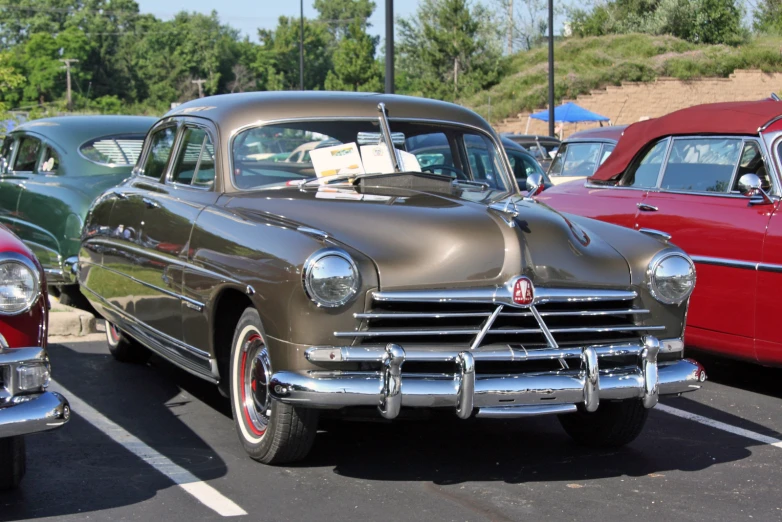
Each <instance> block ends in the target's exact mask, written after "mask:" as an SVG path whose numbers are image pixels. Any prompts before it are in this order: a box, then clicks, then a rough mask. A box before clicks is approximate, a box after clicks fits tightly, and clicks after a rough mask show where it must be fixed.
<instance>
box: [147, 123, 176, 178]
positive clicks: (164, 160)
mask: <svg viewBox="0 0 782 522" xmlns="http://www.w3.org/2000/svg"><path fill="white" fill-rule="evenodd" d="M175 136H176V127H173V126H171V127H164V128H162V129H159V130H157V131H155V133H154V134H152V137H150V142H151V143H150V147H149V155H148V156H147V159H146V161H145V162H144V168H143V170H142V171H141V173H142V174H143V175H144V176H148V177H150V178H160V176H161V175H162V174H163V171H165V170H166V165H167V164H168V158H169V156H171V149H172V147H173V146H174V137H175Z"/></svg>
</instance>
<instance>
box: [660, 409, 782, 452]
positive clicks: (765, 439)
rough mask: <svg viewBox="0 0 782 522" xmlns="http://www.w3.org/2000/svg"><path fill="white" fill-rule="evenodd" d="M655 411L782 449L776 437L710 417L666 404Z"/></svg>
mask: <svg viewBox="0 0 782 522" xmlns="http://www.w3.org/2000/svg"><path fill="white" fill-rule="evenodd" d="M655 409H657V410H660V411H664V412H665V413H668V414H670V415H676V416H677V417H681V418H683V419H687V420H691V421H695V422H698V423H700V424H705V425H706V426H710V427H712V428H717V429H718V430H722V431H727V432H728V433H732V434H734V435H739V436H741V437H745V438H747V439H752V440H755V441H757V442H762V443H763V444H768V445H769V446H774V447H775V448H779V449H782V440H779V439H775V438H774V437H769V436H767V435H761V434H760V433H755V432H754V431H749V430H745V429H744V428H738V427H736V426H731V425H730V424H725V423H724V422H720V421H715V420H712V419H710V418H708V417H704V416H702V415H696V414H695V413H690V412H688V411H684V410H679V409H677V408H671V407H670V406H667V405H665V404H658V405H657V406H656V407H655Z"/></svg>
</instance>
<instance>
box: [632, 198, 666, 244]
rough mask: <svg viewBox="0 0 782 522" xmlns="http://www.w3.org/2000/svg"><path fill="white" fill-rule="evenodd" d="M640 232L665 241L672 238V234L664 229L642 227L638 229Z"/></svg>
mask: <svg viewBox="0 0 782 522" xmlns="http://www.w3.org/2000/svg"><path fill="white" fill-rule="evenodd" d="M639 204H640V203H639ZM638 232H640V233H641V234H646V235H647V236H649V237H653V238H655V239H659V240H660V241H662V242H663V243H668V242H669V241H670V240H671V235H670V234H668V233H667V232H663V231H662V230H655V229H653V228H640V229H638Z"/></svg>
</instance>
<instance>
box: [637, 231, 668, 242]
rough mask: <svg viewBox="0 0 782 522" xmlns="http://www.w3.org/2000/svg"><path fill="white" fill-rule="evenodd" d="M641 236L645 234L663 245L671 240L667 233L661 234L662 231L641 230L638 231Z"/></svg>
mask: <svg viewBox="0 0 782 522" xmlns="http://www.w3.org/2000/svg"><path fill="white" fill-rule="evenodd" d="M638 232H640V233H641V234H646V235H647V236H649V237H653V238H655V239H659V240H660V241H662V242H663V243H667V242H669V241H670V240H671V235H670V234H669V233H667V232H663V231H662V230H655V229H653V228H641V229H639V230H638Z"/></svg>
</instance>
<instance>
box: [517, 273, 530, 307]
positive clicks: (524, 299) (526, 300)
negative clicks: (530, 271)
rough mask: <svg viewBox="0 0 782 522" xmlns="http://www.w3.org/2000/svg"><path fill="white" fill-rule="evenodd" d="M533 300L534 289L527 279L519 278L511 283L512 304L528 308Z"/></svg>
mask: <svg viewBox="0 0 782 522" xmlns="http://www.w3.org/2000/svg"><path fill="white" fill-rule="evenodd" d="M534 299H535V289H534V288H533V286H532V281H530V279H529V278H528V277H520V278H518V279H516V282H514V283H513V302H514V303H516V304H517V305H521V306H529V305H531V304H532V301H533V300H534Z"/></svg>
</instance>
